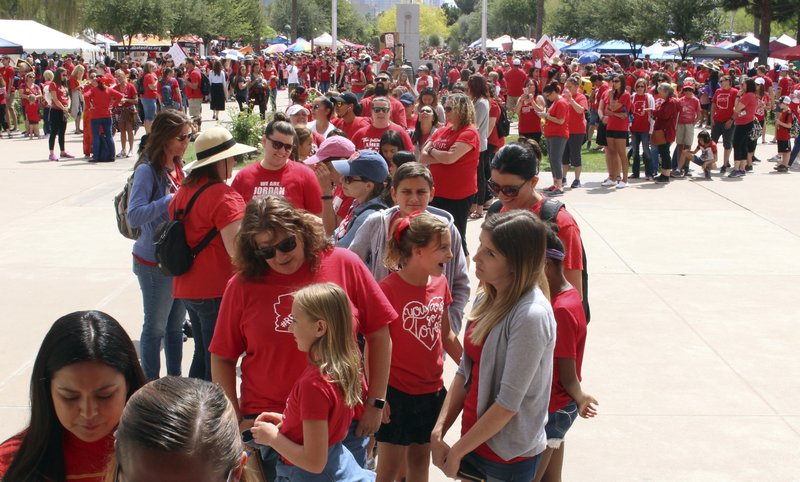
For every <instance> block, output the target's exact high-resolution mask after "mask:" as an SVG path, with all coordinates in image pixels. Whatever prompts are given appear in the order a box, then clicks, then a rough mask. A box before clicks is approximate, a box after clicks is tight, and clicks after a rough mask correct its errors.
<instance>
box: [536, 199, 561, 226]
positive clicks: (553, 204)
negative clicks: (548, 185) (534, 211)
mask: <svg viewBox="0 0 800 482" xmlns="http://www.w3.org/2000/svg"><path fill="white" fill-rule="evenodd" d="M563 207H564V203H562V202H561V201H559V200H558V199H553V198H547V199H545V200H544V202H543V203H542V209H541V210H540V211H539V219H541V220H542V221H545V222H550V221H552V222H556V218H557V217H558V213H559V211H561V208H563Z"/></svg>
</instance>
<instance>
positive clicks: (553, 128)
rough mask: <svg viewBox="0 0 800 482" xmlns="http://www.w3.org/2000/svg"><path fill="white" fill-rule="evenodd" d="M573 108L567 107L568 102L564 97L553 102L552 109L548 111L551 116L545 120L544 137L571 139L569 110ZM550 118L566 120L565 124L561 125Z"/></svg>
mask: <svg viewBox="0 0 800 482" xmlns="http://www.w3.org/2000/svg"><path fill="white" fill-rule="evenodd" d="M570 109H571V107H570V106H569V105H567V101H566V100H564V98H563V97H559V98H558V100H556V101H555V102H553V105H551V106H550V109H549V110H548V111H547V112H548V114H549V116H547V117H545V119H544V135H545V137H569V119H568V117H569V110H570ZM550 117H556V118H558V119H564V123H563V124H561V125H559V124H556V123H555V122H553V121H552V120H551V119H550Z"/></svg>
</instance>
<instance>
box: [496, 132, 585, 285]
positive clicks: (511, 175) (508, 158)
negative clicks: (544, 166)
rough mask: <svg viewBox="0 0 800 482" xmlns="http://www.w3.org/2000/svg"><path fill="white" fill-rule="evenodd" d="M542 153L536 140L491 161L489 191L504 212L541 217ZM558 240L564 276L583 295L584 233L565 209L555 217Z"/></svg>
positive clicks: (512, 147)
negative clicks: (562, 250) (562, 251)
mask: <svg viewBox="0 0 800 482" xmlns="http://www.w3.org/2000/svg"><path fill="white" fill-rule="evenodd" d="M541 158H542V154H541V151H540V150H539V145H538V144H536V143H535V142H534V141H526V142H515V143H513V144H508V145H506V146H505V147H503V148H502V149H500V150H499V151H498V152H497V154H496V155H495V156H494V159H493V160H492V176H491V178H490V179H489V181H488V185H489V189H491V190H492V192H494V193H495V194H496V195H497V198H498V199H499V200H500V201H501V202H502V203H503V208H502V210H503V211H510V210H513V209H527V210H529V211H533V212H534V213H536V215H537V216H538V215H539V214H540V213H541V211H542V205H543V204H544V198H543V197H542V195H541V194H539V193H538V192H537V191H536V184H537V183H538V182H539V163H540V162H541ZM556 224H557V225H558V238H559V239H560V240H561V242H562V243H563V244H564V248H565V249H566V257H565V258H564V276H566V277H567V280H569V282H570V284H572V286H574V287H575V288H577V289H578V291H580V292H581V297H582V296H583V283H582V280H581V271H582V270H583V245H582V244H581V230H580V228H579V227H578V223H576V222H575V218H573V217H572V215H571V214H570V213H569V211H567V209H566V208H565V207H562V208H561V210H560V211H559V213H558V216H557V217H556Z"/></svg>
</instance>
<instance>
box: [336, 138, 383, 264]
mask: <svg viewBox="0 0 800 482" xmlns="http://www.w3.org/2000/svg"><path fill="white" fill-rule="evenodd" d="M389 132H392V131H389ZM389 162H391V159H389V160H385V159H384V158H383V157H382V156H381V155H380V154H378V153H377V152H375V151H371V150H368V149H365V150H363V151H359V152H358V157H356V158H355V159H353V160H352V161H349V160H341V161H333V167H334V169H336V171H337V172H339V174H340V175H341V176H342V190H343V191H344V194H345V196H348V197H351V198H353V203H352V204H351V205H350V209H349V210H348V211H347V215H346V216H345V217H344V219H343V220H342V222H341V224H339V227H338V228H336V229H335V230H334V231H333V241H334V243H335V244H336V246H339V247H341V248H348V247H350V243H352V242H353V238H354V237H355V235H356V232H357V231H358V228H359V227H361V225H362V224H364V221H366V219H367V218H368V217H369V216H370V215H371V214H372V213H374V212H375V211H383V210H384V209H386V208H387V207H388V206H386V203H385V202H384V201H383V199H382V196H381V195H382V194H383V193H384V191H385V190H386V186H385V182H386V178H387V177H388V176H389V168H388V163H389Z"/></svg>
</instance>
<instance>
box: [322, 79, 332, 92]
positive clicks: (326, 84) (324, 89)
mask: <svg viewBox="0 0 800 482" xmlns="http://www.w3.org/2000/svg"><path fill="white" fill-rule="evenodd" d="M330 88H331V81H330V80H326V81H322V80H320V81H319V91H320V92H322V93H323V94H324V93H326V92H328V90H330Z"/></svg>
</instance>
